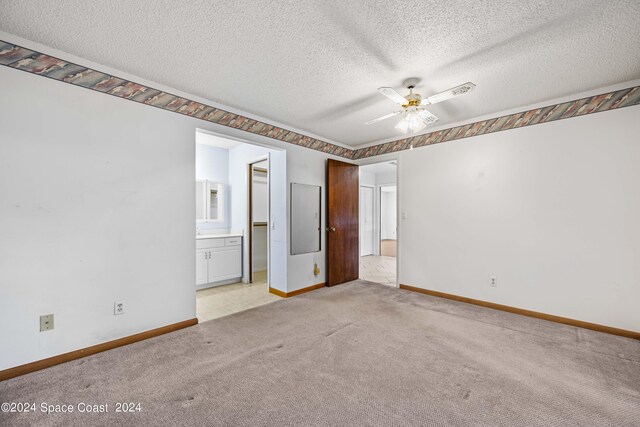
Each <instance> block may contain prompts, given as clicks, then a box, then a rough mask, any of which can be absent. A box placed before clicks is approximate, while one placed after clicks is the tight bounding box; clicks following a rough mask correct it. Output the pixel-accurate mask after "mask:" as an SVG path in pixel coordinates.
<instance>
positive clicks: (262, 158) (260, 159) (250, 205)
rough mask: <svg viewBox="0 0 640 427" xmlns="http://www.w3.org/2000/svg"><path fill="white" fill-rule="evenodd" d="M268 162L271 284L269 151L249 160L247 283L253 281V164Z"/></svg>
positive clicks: (268, 241)
mask: <svg viewBox="0 0 640 427" xmlns="http://www.w3.org/2000/svg"><path fill="white" fill-rule="evenodd" d="M265 160H266V162H267V285H270V284H271V258H270V257H271V157H270V155H269V154H268V153H267V154H266V155H264V156H260V157H257V158H255V159H253V160H251V161H249V162H247V169H246V171H247V200H246V202H247V228H246V230H247V233H246V234H247V237H248V242H247V245H248V251H247V253H248V258H249V262H248V268H247V270H248V271H247V273H248V274H247V275H246V278H245V280H244V282H245V283H253V165H255V164H256V163H262V162H264V161H265Z"/></svg>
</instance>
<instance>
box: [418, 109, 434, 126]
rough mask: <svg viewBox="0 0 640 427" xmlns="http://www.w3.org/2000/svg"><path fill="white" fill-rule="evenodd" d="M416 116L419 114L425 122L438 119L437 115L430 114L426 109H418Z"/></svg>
mask: <svg viewBox="0 0 640 427" xmlns="http://www.w3.org/2000/svg"><path fill="white" fill-rule="evenodd" d="M418 116H420V118H421V119H422V120H423V121H424V122H425V123H427V124H428V123H433V122H435V121H437V120H438V117H436V115H435V114H431V113H430V112H428V111H427V110H420V112H419V113H418Z"/></svg>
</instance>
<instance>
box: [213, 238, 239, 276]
mask: <svg viewBox="0 0 640 427" xmlns="http://www.w3.org/2000/svg"><path fill="white" fill-rule="evenodd" d="M241 248H242V246H236V247H230V248H225V249H218V250H215V251H212V252H211V259H210V260H209V282H215V281H218V280H226V279H233V278H236V277H240V276H242V251H241Z"/></svg>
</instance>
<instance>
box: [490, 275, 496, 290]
mask: <svg viewBox="0 0 640 427" xmlns="http://www.w3.org/2000/svg"><path fill="white" fill-rule="evenodd" d="M489 286H491V287H492V288H497V287H498V281H497V280H496V278H495V277H492V278H491V280H490V282H489Z"/></svg>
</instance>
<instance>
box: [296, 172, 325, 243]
mask: <svg viewBox="0 0 640 427" xmlns="http://www.w3.org/2000/svg"><path fill="white" fill-rule="evenodd" d="M321 191H322V189H321V188H320V186H318V185H307V184H297V183H291V255H298V254H306V253H310V252H319V251H320V212H321V211H320V208H321V200H322V199H321Z"/></svg>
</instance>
